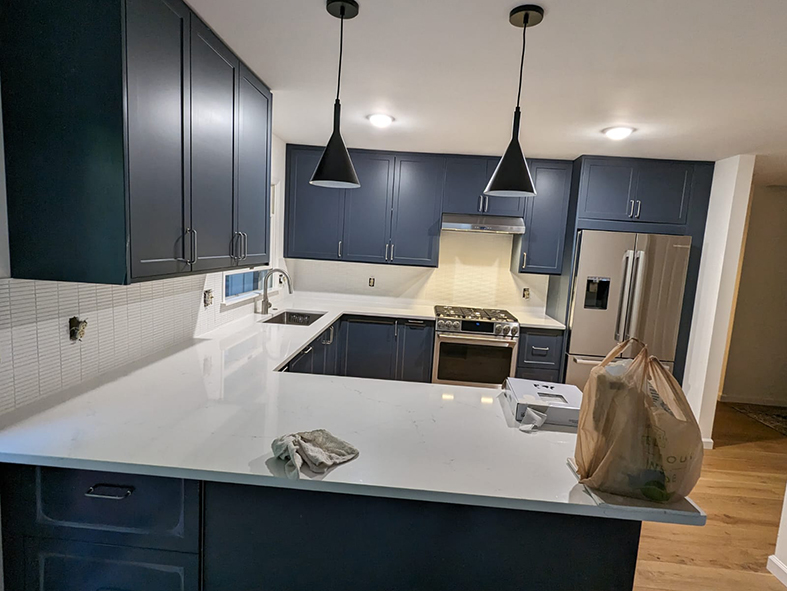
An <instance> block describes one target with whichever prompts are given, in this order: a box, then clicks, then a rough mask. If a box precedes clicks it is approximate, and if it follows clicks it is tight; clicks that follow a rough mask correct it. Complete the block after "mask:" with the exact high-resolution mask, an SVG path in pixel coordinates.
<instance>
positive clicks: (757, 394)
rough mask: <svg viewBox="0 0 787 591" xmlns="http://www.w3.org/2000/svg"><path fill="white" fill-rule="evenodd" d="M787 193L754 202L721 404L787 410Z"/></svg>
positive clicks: (759, 195) (763, 194)
mask: <svg viewBox="0 0 787 591" xmlns="http://www.w3.org/2000/svg"><path fill="white" fill-rule="evenodd" d="M785 228H787V187H781V188H769V187H757V188H756V189H755V190H754V193H753V196H752V203H751V209H750V213H749V222H748V230H747V233H746V243H745V248H744V255H743V264H742V266H741V275H740V287H739V289H738V298H737V304H736V307H735V317H734V321H733V327H732V336H731V338H730V349H729V355H728V359H727V369H726V374H725V377H724V385H723V387H722V390H723V394H722V400H725V401H735V402H750V403H755V404H775V405H783V406H787V364H786V363H785V362H784V360H785V359H787V337H785V335H786V334H787V306H785V294H787V231H786V230H785Z"/></svg>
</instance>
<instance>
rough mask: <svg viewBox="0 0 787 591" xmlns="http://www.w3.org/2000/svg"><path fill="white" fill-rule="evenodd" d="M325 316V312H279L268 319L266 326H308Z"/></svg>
mask: <svg viewBox="0 0 787 591" xmlns="http://www.w3.org/2000/svg"><path fill="white" fill-rule="evenodd" d="M323 316H325V312H295V311H293V310H290V311H288V312H280V313H279V314H276V316H274V317H273V318H268V320H265V321H264V322H265V323H266V324H294V325H296V326H309V325H310V324H314V323H315V322H317V320H319V319H320V318H322V317H323Z"/></svg>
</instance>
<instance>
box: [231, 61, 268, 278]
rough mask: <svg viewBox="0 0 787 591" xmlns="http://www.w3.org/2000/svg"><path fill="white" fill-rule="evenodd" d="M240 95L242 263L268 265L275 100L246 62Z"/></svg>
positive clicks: (237, 198) (238, 206)
mask: <svg viewBox="0 0 787 591" xmlns="http://www.w3.org/2000/svg"><path fill="white" fill-rule="evenodd" d="M238 97H239V99H238V100H239V105H238V116H239V119H238V158H237V160H238V168H237V181H238V182H237V186H236V192H235V201H236V207H235V211H236V216H237V218H236V221H235V223H236V226H235V227H236V228H237V230H238V232H243V233H244V234H245V236H244V237H243V238H244V240H245V249H244V251H245V252H244V254H245V258H244V259H243V262H242V264H243V265H267V264H268V263H270V219H271V216H270V209H271V208H270V198H271V170H270V166H271V151H270V150H271V121H272V118H271V117H272V112H273V111H272V103H273V99H272V97H271V93H270V91H269V90H268V88H267V87H266V86H265V85H264V84H263V83H262V82H260V80H259V79H257V77H256V76H254V74H252V73H251V72H250V71H249V69H248V68H247V67H246V66H244V65H243V64H241V66H240V83H239V87H238ZM237 246H239V245H237V244H236V247H237ZM238 252H240V251H238Z"/></svg>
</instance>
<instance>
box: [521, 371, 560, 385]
mask: <svg viewBox="0 0 787 591" xmlns="http://www.w3.org/2000/svg"><path fill="white" fill-rule="evenodd" d="M516 377H518V378H522V379H525V380H536V381H539V382H558V381H559V378H560V371H558V370H557V369H541V368H538V367H517V368H516Z"/></svg>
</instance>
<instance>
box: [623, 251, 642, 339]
mask: <svg viewBox="0 0 787 591" xmlns="http://www.w3.org/2000/svg"><path fill="white" fill-rule="evenodd" d="M634 265H635V267H636V269H637V270H636V272H635V273H634V285H633V295H632V296H631V307H630V312H629V318H628V322H627V323H626V326H625V328H624V330H623V339H624V340H625V339H629V338H631V337H636V336H637V331H638V328H639V326H638V325H639V313H640V309H641V308H642V277H643V276H644V275H645V251H644V250H638V251H637V254H636V256H635V257H634Z"/></svg>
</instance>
